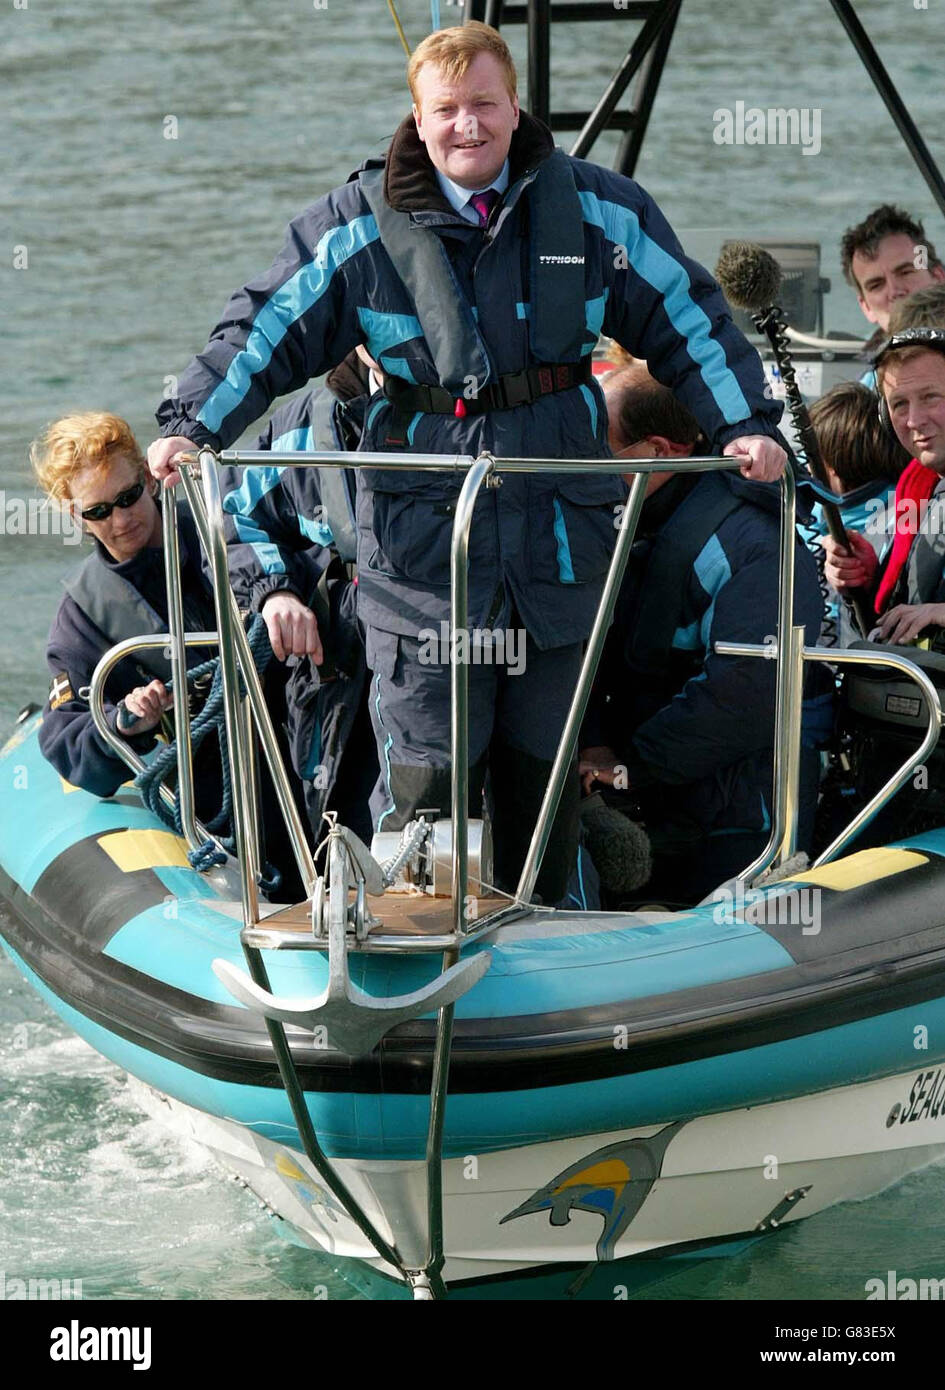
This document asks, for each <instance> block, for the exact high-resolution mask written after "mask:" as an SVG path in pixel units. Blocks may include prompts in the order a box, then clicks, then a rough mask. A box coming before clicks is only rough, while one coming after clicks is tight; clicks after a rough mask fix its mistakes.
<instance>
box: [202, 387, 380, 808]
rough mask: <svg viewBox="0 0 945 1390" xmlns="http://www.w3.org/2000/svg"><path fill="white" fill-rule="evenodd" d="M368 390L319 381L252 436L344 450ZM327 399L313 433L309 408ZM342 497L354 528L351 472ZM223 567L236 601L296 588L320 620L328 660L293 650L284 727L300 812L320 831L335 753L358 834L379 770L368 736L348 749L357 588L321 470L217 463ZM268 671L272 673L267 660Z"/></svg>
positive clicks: (352, 439) (261, 444) (363, 678)
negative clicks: (353, 801) (346, 390)
mask: <svg viewBox="0 0 945 1390" xmlns="http://www.w3.org/2000/svg"><path fill="white" fill-rule="evenodd" d="M365 399H366V398H365V397H364V396H360V397H355V398H352V399H347V400H342V399H339V398H338V396H337V395H335V394H333V392H331V391H329V390H328V389H327V388H326V387H319V388H317V389H316V390H314V391H306V392H303V393H302V394H300V395H299V396H296V397H295V398H294V399H293V400H291V401H289V402H287V403H286V405H285V406H283V407H281V408H280V409H279V410H277V411H275V413H274V414H273V416H272V418H271V419H270V420H269V421H268V423H267V425H266V427H265V429H264V430H263V432H262V434H261V435H260V436H259V439H258V440H257V442H256V448H257V449H266V450H273V451H276V452H286V451H290V450H311V449H315V448H326V447H330V448H334V449H338V450H344V449H351V448H353V447H355V446H356V444H357V440H358V437H359V435H360V430H361V427H362V423H363V413H364V403H365ZM320 406H327V407H328V410H327V411H326V412H325V416H324V424H323V425H321V428H319V430H318V434H317V436H316V432H315V420H316V414H319V415H320V413H321V412H320V410H319V407H320ZM341 478H342V480H343V484H344V485H343V487H342V488H341V489H340V492H341V494H342V501H341V505H343V506H344V507H345V508H346V512H347V521H348V524H349V525H351V527H352V529H353V522H354V502H355V485H354V475H353V473H351V472H349V471H348V470H347V469H345V470H344V471H343V472H342V474H341ZM219 481H220V492H221V496H222V499H223V518H224V532H225V535H226V541H227V567H228V569H229V574H230V582H231V584H232V586H233V590H234V593H235V594H236V597H237V601H238V602H239V604H240V606H241V607H242V608H248V609H251V610H252V611H254V612H259V611H260V610H261V608H262V606H263V604H264V603H265V601H266V599H267V598H268V597H269V596H270V595H271V594H275V593H282V592H287V593H292V594H295V595H296V597H297V598H299V599H300V600H301V601H302V602H303V603H304V604H306V605H307V606H308V607H310V608H312V609H313V610H314V611H315V613H316V615H317V618H318V626H319V634H320V636H321V639H322V645H323V648H324V651H325V662H324V664H323V666H322V668H321V670H319V669H317V668H316V667H315V666H314V665H313V664H312V662H311V660H310V658H308V657H303V658H295V657H293V658H290V661H289V663H288V669H286V680H285V707H286V734H287V737H288V742H289V751H290V754H291V757H292V764H293V767H294V768H295V771H296V773H297V774H298V776H299V778H300V779H301V780H302V782H303V788H304V795H305V803H306V810H307V812H308V816H309V820H310V823H311V825H312V827H313V829H314V830H315V831H316V833H317V834H320V833H321V820H322V812H323V811H324V809H325V807H326V805H327V803H328V800H329V797H330V796H331V794H332V791H333V790H334V788H335V784H336V781H337V778H338V774H339V770H340V767H341V761H342V758H343V757H344V756H345V755H346V753H347V755H348V759H349V761H348V765H347V768H346V778H347V781H348V783H350V786H351V788H352V795H356V794H357V790H358V789H362V788H363V789H365V790H364V798H365V817H366V819H365V821H364V824H363V825H362V824H360V823H358V822H354V821H352V820H351V813H350V809H348V808H345V809H348V814H347V816H346V823H349V822H350V823H351V824H352V828H353V829H355V830H356V831H358V832H359V833H364V831H365V827H367V828H368V833H369V827H370V819H369V817H368V816H367V810H366V797H367V790H368V789H369V788H370V786H371V785H372V784H373V781H374V779H375V778H376V776H377V759H376V751H375V747H374V741H373V739H366V740H362V741H361V742H362V743H363V746H358V747H356V748H352V746H351V743H352V739H351V736H352V732H353V730H355V726H356V721H357V716H358V711H359V707H360V705H361V704H362V702H363V700H364V698H365V693H366V689H367V668H366V665H365V656H364V644H363V641H362V639H361V634H360V631H359V628H358V621H357V586H356V585H355V584H354V583H353V582H352V581H351V578H350V573H349V570H348V568H347V567H346V566H345V565H344V564H343V563H342V561H341V559H340V557H339V556H338V553H337V550H336V548H335V544H334V542H335V537H334V534H333V532H332V524H333V521H334V525H335V530H339V529H340V526H339V520H338V519H337V518H334V517H333V514H332V511H331V508H330V507H328V506H326V504H325V503H324V502H323V498H322V488H321V479H320V474H319V470H318V469H316V468H293V467H291V466H286V465H284V464H273V465H271V466H270V465H262V466H253V467H249V468H245V469H244V468H235V467H233V466H231V465H225V466H222V467H221V468H220V477H219ZM275 666H276V663H273V665H272V667H270V672H271V673H272V674H271V676H270V679H273V678H274V672H273V668H274V667H275Z"/></svg>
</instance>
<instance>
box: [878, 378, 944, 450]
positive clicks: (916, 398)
mask: <svg viewBox="0 0 945 1390" xmlns="http://www.w3.org/2000/svg"><path fill="white" fill-rule="evenodd" d="M883 395H884V396H885V398H886V407H887V409H888V411H889V418H890V420H891V421H892V424H893V429H894V430H895V431H896V435H897V437H898V439H899V443H900V444H901V445H902V446H903V448H904V449H907V450H908V451H909V453H910V454H911V455H912V457H913V458H917V459H918V460H919V462H920V463H921V464H924V465H925V467H926V468H932V469H934V470H935V472H936V473H945V354H942V353H940V352H922V353H918V354H917V355H916V356H915V357H909V358H907V359H906V361H905V362H896V361H893V362H890V364H889V366H888V367H887V368H886V369H885V371H884V372H883Z"/></svg>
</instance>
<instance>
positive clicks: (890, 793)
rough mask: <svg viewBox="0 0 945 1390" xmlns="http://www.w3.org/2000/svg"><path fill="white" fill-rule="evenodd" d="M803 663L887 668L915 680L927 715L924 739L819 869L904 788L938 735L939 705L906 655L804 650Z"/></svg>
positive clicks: (825, 854)
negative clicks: (823, 662)
mask: <svg viewBox="0 0 945 1390" xmlns="http://www.w3.org/2000/svg"><path fill="white" fill-rule="evenodd" d="M804 660H805V661H826V662H829V663H830V664H831V665H834V664H835V663H839V664H844V663H846V664H847V665H850V666H890V667H892V669H893V670H894V671H901V672H902V673H903V675H905V676H908V677H909V679H910V680H913V681H915V683H916V685H917V686H918V687H919V689H920V691H921V692H922V694H923V695H924V696H925V703H926V708H927V709H928V715H929V727H928V729H927V730H926V732H925V738H924V739H923V740H922V742H921V744H920V745H919V747H918V748H917V749H916V751H915V753H914V754H913V755H912V757H911V758H907V759H906V761H905V762H904V763H903V764H902V766H901V767H900V768H899V770H898V772H894V773H893V775H892V776H891V777H890V778H889V780H888V781H887V782H885V783H884V784H883V786H881V787H880V789H879V791H878V792H877V793H876V794H875V796H873V797H871V799H870V800H869V801H868V802H867V803H866V805H865V806H864V807H862V809H861V810H860V811H858V812H857V814H856V815H855V816H854V817H853V819H852V820H851V822H850V824H849V825H848V826H847V827H846V829H844V830H841V832H840V834H839V835H838V836H837V837H836V839H834V840H832V841H831V843H830V844H829V845H828V846H827V848H826V849H825V850H824V851H823V853H822V854H820V855H819V856H818V857H817V859H815V861H814V867H815V868H820V866H821V864H828V863H830V861H831V860H832V859H836V857H837V855H838V854H839V853H840V851H841V850H843V849H845V848H846V846H847V845H848V844H849V843H850V841H851V840H854V839H855V838H856V836H857V835H858V834H859V833H860V831H861V830H863V829H865V827H866V826H867V825H869V823H870V821H872V820H873V819H874V818H875V816H876V815H877V813H878V812H879V811H881V810H882V808H883V807H884V806H885V805H886V803H887V802H888V801H891V800H892V798H893V797H894V796H895V795H896V793H897V792H898V791H899V789H900V788H901V787H903V786H905V784H906V781H907V780H908V778H909V775H910V774H911V773H912V772H913V771H914V770H915V769H916V768H917V767H919V766H920V765H921V764H922V763H924V762H925V760H926V758H927V757H928V756H929V754H930V753H931V752H932V750H933V749H934V748H935V745H936V744H937V743H938V741H939V738H940V736H941V732H942V702H941V699H940V697H939V693H938V691H937V690H936V688H935V685H934V683H933V682H932V681H931V680H930V679H929V677H928V676H927V675H926V673H925V672H924V671H923V670H922V668H921V667H920V666H917V665H916V664H915V662H914V661H910V660H909V658H908V657H907V656H899V655H897V653H896V652H869V651H860V650H856V651H850V650H849V648H847V647H843V648H841V649H840V650H837V648H836V647H829V648H826V649H824V648H822V647H805V648H804Z"/></svg>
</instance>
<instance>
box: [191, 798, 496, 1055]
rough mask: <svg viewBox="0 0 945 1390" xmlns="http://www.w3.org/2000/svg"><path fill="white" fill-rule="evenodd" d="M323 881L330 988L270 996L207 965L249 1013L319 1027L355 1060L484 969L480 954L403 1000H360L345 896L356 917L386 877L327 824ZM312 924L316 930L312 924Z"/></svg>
mask: <svg viewBox="0 0 945 1390" xmlns="http://www.w3.org/2000/svg"><path fill="white" fill-rule="evenodd" d="M328 880H329V894H328V902H327V908H328V912H327V917H328V987H327V988H326V989H325V990H323V991H322V993H321V994H318V995H316V996H314V997H313V998H309V999H289V998H287V997H285V996H282V995H275V994H272V993H270V991H269V990H267V989H264V988H262V986H260V985H257V984H256V982H255V981H254V980H252V979H251V978H250V977H249V975H248V974H247V973H246V972H245V971H244V970H241V969H239V968H238V967H237V966H235V965H233V964H232V963H231V962H230V961H226V960H219V959H218V960H215V961H214V962H213V971H214V974H215V975H216V977H217V979H218V980H220V981H221V983H222V984H223V985H224V986H225V987H226V989H227V990H229V992H230V994H232V995H233V997H234V998H235V999H238V1000H239V1001H240V1003H241V1004H245V1005H246V1007H247V1008H248V1009H250V1010H252V1011H253V1012H254V1013H257V1014H261V1015H262V1016H263V1017H264V1018H270V1019H277V1020H278V1021H279V1022H281V1023H294V1024H296V1025H297V1026H298V1027H300V1028H307V1029H310V1030H312V1031H314V1030H315V1029H316V1028H325V1029H326V1031H327V1034H328V1037H329V1038H330V1040H331V1043H332V1046H334V1047H337V1048H339V1049H340V1050H341V1051H343V1052H347V1053H348V1054H349V1055H350V1056H353V1057H360V1056H363V1055H364V1054H365V1053H367V1052H370V1051H371V1050H372V1049H373V1048H374V1047H376V1046H377V1044H378V1043H379V1042H380V1040H381V1038H382V1037H384V1035H385V1033H388V1032H389V1031H390V1029H391V1028H394V1027H396V1026H397V1024H398V1023H406V1022H407V1021H408V1020H411V1019H415V1018H419V1017H420V1016H421V1015H422V1014H425V1013H431V1012H433V1011H434V1010H437V1009H441V1008H443V1007H444V1005H446V1004H452V1003H454V1002H455V1000H457V999H459V998H460V996H461V995H463V994H466V993H467V991H468V990H470V989H472V987H473V985H475V984H476V983H478V981H479V980H481V979H482V977H483V975H485V973H486V971H487V970H488V969H489V966H490V964H491V958H490V956H489V954H488V952H486V951H483V952H480V953H479V954H478V955H475V956H473V957H471V958H470V959H469V960H465V961H460V962H459V963H458V964H456V965H453V966H451V967H450V968H449V969H448V970H445V971H444V972H443V973H442V974H441V975H439V976H438V977H437V979H435V980H433V981H431V983H430V984H428V985H424V986H422V987H421V988H420V989H416V990H413V991H412V992H411V993H409V994H397V995H393V996H391V997H390V998H387V999H377V998H375V997H374V996H373V995H370V994H366V993H365V992H364V990H362V989H359V988H358V986H357V985H354V984H352V983H351V978H350V976H349V974H348V944H347V927H348V915H349V910H348V890H349V888H351V887H356V888H357V890H358V900H357V903H356V904H355V908H356V916H358V917H360V916H361V915H362V913H363V897H364V893H365V892H368V893H370V894H371V895H372V896H378V895H379V893H382V892H383V891H384V871H383V869H382V868H381V866H380V865H379V864H378V862H377V860H376V859H374V857H373V855H372V854H371V852H370V850H369V849H368V848H367V846H366V845H365V844H364V843H363V842H362V841H361V840H359V839H358V837H357V836H356V835H354V834H353V832H352V831H351V830H349V829H347V828H346V827H344V826H338V825H332V828H331V830H330V831H329V835H328ZM315 902H317V903H319V904H324V893H321V894H319V893H317V892H316V894H315V898H314V900H313V908H314V903H315ZM321 910H323V909H321ZM319 915H320V914H319ZM313 925H314V926H315V928H316V931H317V929H318V923H317V922H313ZM359 935H360V933H359Z"/></svg>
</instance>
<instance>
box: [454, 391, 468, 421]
mask: <svg viewBox="0 0 945 1390" xmlns="http://www.w3.org/2000/svg"><path fill="white" fill-rule="evenodd" d="M453 414H454V415H455V416H456V419H457V420H465V418H466V402H465V401H464V400H463V398H462V396H457V397H456V405H455V407H454V409H453Z"/></svg>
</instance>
